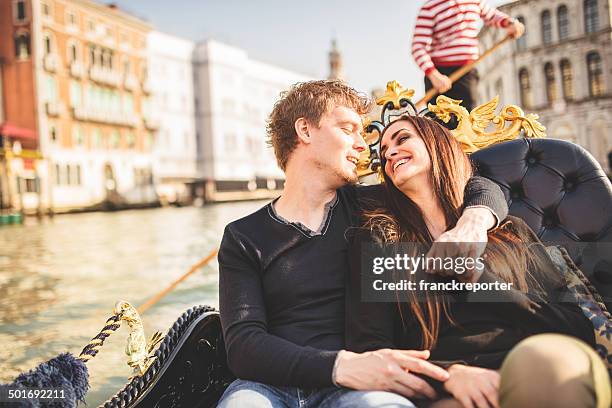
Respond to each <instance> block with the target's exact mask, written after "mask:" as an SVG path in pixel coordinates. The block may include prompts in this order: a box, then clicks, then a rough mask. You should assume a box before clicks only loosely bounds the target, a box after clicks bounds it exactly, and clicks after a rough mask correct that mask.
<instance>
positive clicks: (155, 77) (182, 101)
mask: <svg viewBox="0 0 612 408" xmlns="http://www.w3.org/2000/svg"><path fill="white" fill-rule="evenodd" d="M147 42H148V59H149V76H150V78H149V80H150V83H151V89H152V91H153V98H152V101H151V103H152V109H153V111H155V112H157V113H156V115H155V118H156V121H157V123H156V125H158V126H159V130H158V132H157V135H158V136H157V138H156V141H155V144H154V149H153V153H154V162H153V174H154V178H155V185H156V189H157V193H158V195H159V197H160V199H161V200H162V201H163V202H168V203H186V202H189V201H190V198H191V191H190V189H189V188H188V187H189V186H190V185H192V184H193V183H194V182H195V181H196V180H197V179H198V174H197V167H196V164H197V149H196V145H197V143H196V130H195V111H194V92H193V64H192V60H193V52H194V49H195V44H194V43H193V42H191V41H188V40H184V39H182V38H178V37H175V36H172V35H168V34H164V33H160V32H158V31H151V32H150V33H149V35H148V37H147Z"/></svg>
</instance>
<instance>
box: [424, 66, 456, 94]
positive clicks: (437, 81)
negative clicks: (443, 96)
mask: <svg viewBox="0 0 612 408" xmlns="http://www.w3.org/2000/svg"><path fill="white" fill-rule="evenodd" d="M427 78H429V80H430V81H431V85H432V86H433V87H434V88H436V90H437V91H438V93H444V92H446V91H448V90H449V89H451V87H452V86H453V82H452V81H451V80H450V78H449V77H447V76H446V75H444V74H442V73H440V71H438V70H437V69H434V70H433V71H431V72H430V73H429V75H427Z"/></svg>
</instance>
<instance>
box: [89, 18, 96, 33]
mask: <svg viewBox="0 0 612 408" xmlns="http://www.w3.org/2000/svg"><path fill="white" fill-rule="evenodd" d="M87 30H89V31H90V32H92V33H93V32H94V31H96V23H95V22H94V21H93V20H91V19H90V20H87Z"/></svg>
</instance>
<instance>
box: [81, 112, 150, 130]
mask: <svg viewBox="0 0 612 408" xmlns="http://www.w3.org/2000/svg"><path fill="white" fill-rule="evenodd" d="M72 112H73V114H74V117H75V118H76V119H78V120H88V121H92V122H100V123H110V124H113V125H123V126H130V127H136V126H138V123H139V121H140V117H139V116H138V115H136V114H130V113H125V112H108V111H104V110H100V109H94V108H84V107H75V108H73V110H72Z"/></svg>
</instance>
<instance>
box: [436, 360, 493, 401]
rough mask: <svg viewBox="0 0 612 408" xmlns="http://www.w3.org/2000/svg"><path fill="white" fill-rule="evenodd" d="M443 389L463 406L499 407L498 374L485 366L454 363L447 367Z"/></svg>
mask: <svg viewBox="0 0 612 408" xmlns="http://www.w3.org/2000/svg"><path fill="white" fill-rule="evenodd" d="M448 373H449V374H450V377H449V379H448V380H447V381H446V382H445V383H444V389H445V390H446V391H448V392H449V393H451V394H452V395H453V397H455V399H456V400H458V401H459V402H460V403H461V405H462V406H463V407H464V408H474V407H478V408H489V407H494V408H499V401H498V400H499V378H500V377H499V374H498V373H497V371H494V370H488V369H486V368H480V367H473V366H467V365H461V364H455V365H452V366H450V367H449V369H448Z"/></svg>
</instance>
